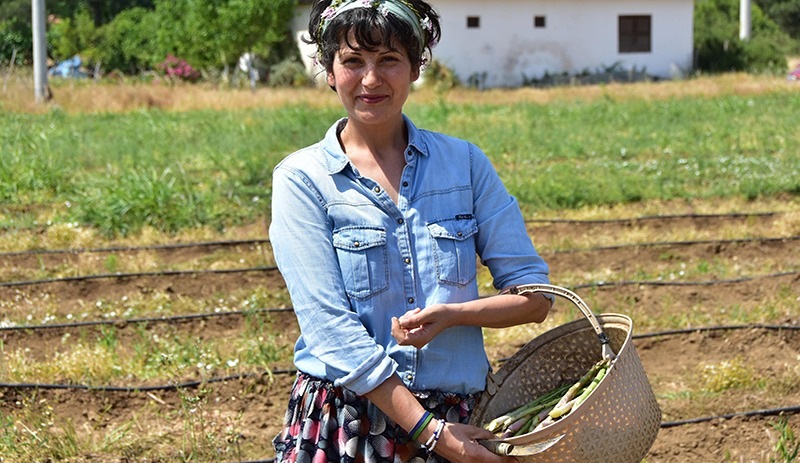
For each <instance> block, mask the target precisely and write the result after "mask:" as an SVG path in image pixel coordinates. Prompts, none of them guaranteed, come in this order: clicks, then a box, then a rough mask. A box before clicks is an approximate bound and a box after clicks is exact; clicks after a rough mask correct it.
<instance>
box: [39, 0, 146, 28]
mask: <svg viewBox="0 0 800 463" xmlns="http://www.w3.org/2000/svg"><path fill="white" fill-rule="evenodd" d="M136 7H139V8H145V9H150V10H152V9H153V0H48V5H47V11H48V13H51V14H55V15H56V16H59V17H61V18H71V17H73V16H75V14H76V13H78V12H79V11H81V10H85V11H86V12H88V13H89V17H90V18H91V19H92V21H93V22H94V25H95V26H96V27H99V26H102V25H103V24H108V23H109V22H111V21H112V20H113V19H114V18H115V17H116V16H117V15H118V14H120V13H122V12H123V11H125V10H128V9H131V8H136Z"/></svg>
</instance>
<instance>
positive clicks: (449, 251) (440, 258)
mask: <svg viewBox="0 0 800 463" xmlns="http://www.w3.org/2000/svg"><path fill="white" fill-rule="evenodd" d="M428 231H429V232H430V234H431V238H432V241H433V255H434V258H435V259H436V275H437V278H438V280H439V282H440V283H448V284H456V285H462V286H463V285H466V284H467V283H469V282H471V281H472V280H473V279H475V275H476V273H477V264H476V255H475V233H477V232H478V224H477V221H476V220H475V219H474V218H471V219H447V220H441V221H439V222H435V223H431V224H428Z"/></svg>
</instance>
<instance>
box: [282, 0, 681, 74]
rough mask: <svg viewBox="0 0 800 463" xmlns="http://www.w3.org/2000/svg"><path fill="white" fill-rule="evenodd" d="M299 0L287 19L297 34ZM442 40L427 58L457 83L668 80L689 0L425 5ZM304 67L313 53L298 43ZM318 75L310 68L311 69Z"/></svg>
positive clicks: (677, 63)
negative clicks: (615, 76) (591, 76)
mask: <svg viewBox="0 0 800 463" xmlns="http://www.w3.org/2000/svg"><path fill="white" fill-rule="evenodd" d="M307 3H309V2H308V0H302V1H301V4H302V5H301V6H300V7H299V8H298V10H297V15H296V17H295V20H294V22H293V25H292V27H293V30H294V31H295V33H296V34H297V35H298V36H299V34H302V33H304V32H305V30H306V28H307V22H308V14H309V10H310V7H309V5H308V4H307ZM431 4H432V5H433V6H434V8H436V10H437V11H438V12H439V15H440V16H441V25H442V40H441V42H440V43H439V45H437V47H436V48H434V50H433V57H434V59H436V60H438V61H440V62H442V63H443V64H445V65H446V66H447V67H449V68H450V69H452V70H453V71H454V72H455V73H456V75H457V76H458V77H459V79H460V80H461V81H462V82H468V81H471V82H473V83H476V82H478V83H480V84H481V85H482V86H485V87H517V86H520V85H522V84H523V83H524V82H526V81H529V80H531V79H535V78H541V77H542V76H544V75H545V74H550V75H554V74H561V73H567V74H571V75H572V74H578V73H581V72H583V71H589V72H595V71H597V70H603V69H606V68H609V67H612V66H614V65H616V66H617V67H619V68H622V69H626V70H637V71H640V72H641V71H645V72H646V73H647V74H648V75H651V76H657V77H659V78H665V79H669V78H674V77H678V76H680V75H683V74H684V73H686V72H688V71H690V70H691V68H692V53H693V40H692V37H693V27H694V26H693V17H694V1H693V0H646V1H645V0H639V1H634V0H602V1H601V0H432V1H431ZM300 46H301V52H302V55H303V56H304V59H307V61H306V65H307V66H308V67H309V69H311V58H308V56H309V55H312V54H313V49H312V50H309V49H308V46H307V45H304V44H302V43H300ZM315 72H318V71H315Z"/></svg>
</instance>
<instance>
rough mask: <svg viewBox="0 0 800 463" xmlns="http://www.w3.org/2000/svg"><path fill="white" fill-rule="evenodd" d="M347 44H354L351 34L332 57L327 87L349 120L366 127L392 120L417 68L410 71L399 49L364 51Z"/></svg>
mask: <svg viewBox="0 0 800 463" xmlns="http://www.w3.org/2000/svg"><path fill="white" fill-rule="evenodd" d="M348 43H352V44H355V43H356V42H355V39H354V37H353V33H352V32H351V33H350V34H349V36H348V40H346V41H343V42H342V44H341V47H340V48H339V51H338V52H337V53H336V56H335V57H334V60H333V69H332V70H331V72H329V73H328V84H329V85H330V86H332V87H335V88H336V93H338V94H339V99H340V100H341V101H342V104H343V105H344V107H345V109H346V110H347V113H348V116H349V117H350V119H355V120H357V121H358V122H361V123H366V124H379V123H382V122H388V121H396V119H394V118H396V117H398V116H401V115H402V112H403V105H404V104H405V102H406V99H407V98H408V94H409V91H410V88H411V83H412V82H414V81H415V80H417V78H419V69H412V66H411V61H410V60H409V59H408V55H407V53H406V50H405V49H404V48H402V46H397V47H392V48H388V47H386V46H381V47H379V48H378V49H376V50H375V51H367V50H363V49H360V48H351V47H350V45H348ZM354 46H356V47H358V46H357V45H354Z"/></svg>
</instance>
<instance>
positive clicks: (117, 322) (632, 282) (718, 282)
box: [0, 268, 800, 332]
mask: <svg viewBox="0 0 800 463" xmlns="http://www.w3.org/2000/svg"><path fill="white" fill-rule="evenodd" d="M250 270H253V271H256V270H262V269H261V268H257V269H245V271H250ZM263 270H276V269H274V268H263ZM216 272H220V271H219V270H217V271H216ZM228 272H229V271H228ZM126 276H127V275H126ZM786 276H800V271H790V272H779V273H771V274H766V275H757V276H753V277H742V278H735V279H728V280H711V281H683V282H682V281H643V280H622V281H599V282H592V283H583V284H579V285H568V286H567V287H568V288H569V289H572V290H578V289H586V288H614V287H622V286H714V285H722V284H737V283H745V282H749V281H755V280H759V279H769V278H781V277H786ZM42 282H43V283H49V282H51V281H50V280H43V281H42ZM31 284H33V283H31ZM0 286H10V284H8V283H0ZM293 310H294V309H293V308H291V307H288V308H274V309H256V310H232V311H228V312H207V313H200V314H189V315H174V316H171V317H144V318H133V319H113V320H93V321H85V322H73V323H54V324H41V325H19V326H0V332H3V331H15V330H16V331H25V330H31V331H35V330H40V329H53V328H80V327H86V326H98V325H124V324H127V323H177V322H181V321H184V320H192V319H202V318H211V317H223V316H241V315H246V314H248V313H253V312H264V311H266V312H291V311H293Z"/></svg>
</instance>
